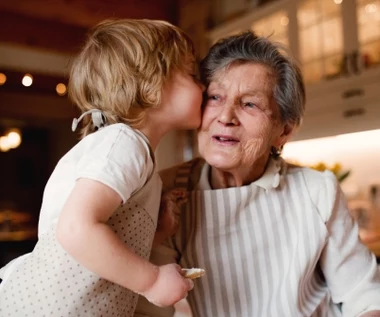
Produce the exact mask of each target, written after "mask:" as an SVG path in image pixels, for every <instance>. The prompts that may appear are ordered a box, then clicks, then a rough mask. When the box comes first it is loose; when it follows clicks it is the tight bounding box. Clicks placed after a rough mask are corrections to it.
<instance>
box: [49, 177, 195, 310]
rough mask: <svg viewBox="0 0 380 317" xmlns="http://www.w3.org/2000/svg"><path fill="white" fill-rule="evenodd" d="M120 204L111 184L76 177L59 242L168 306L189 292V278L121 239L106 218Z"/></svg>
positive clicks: (103, 273) (104, 273) (85, 261)
mask: <svg viewBox="0 0 380 317" xmlns="http://www.w3.org/2000/svg"><path fill="white" fill-rule="evenodd" d="M120 203H121V197H120V196H119V194H117V193H116V192H115V191H114V190H112V189H111V188H110V187H108V186H106V185H104V184H102V183H100V182H96V181H93V180H89V179H79V180H78V181H77V182H76V185H75V187H74V189H73V191H72V192H71V194H70V196H69V198H68V199H67V201H66V204H65V206H64V208H63V210H62V213H61V216H60V218H59V221H58V227H57V232H56V235H57V239H58V241H59V243H60V244H61V245H62V247H63V248H64V249H65V250H66V251H67V252H68V253H69V254H70V255H71V256H72V257H73V258H74V259H75V260H76V261H78V262H79V263H80V264H81V265H83V266H84V267H86V268H87V269H88V270H90V271H92V272H94V273H96V274H97V275H99V276H101V277H102V278H104V279H107V280H109V281H112V282H114V283H117V284H119V285H121V286H123V287H125V288H128V289H130V290H132V291H134V292H136V293H139V294H142V295H144V296H146V297H147V298H148V300H150V301H152V302H154V303H156V304H157V305H160V306H167V305H172V304H173V303H175V302H177V301H178V300H180V299H182V298H183V297H185V296H186V295H187V292H188V290H190V289H191V288H192V285H193V284H192V282H191V281H190V280H188V279H184V278H183V277H182V276H181V273H180V267H179V266H178V265H176V264H169V265H166V266H162V267H158V266H155V265H153V264H151V263H150V262H148V261H146V260H144V259H143V258H141V257H139V256H137V255H136V254H135V253H134V252H133V251H131V250H129V249H128V248H127V247H126V246H125V245H124V244H123V242H122V241H121V240H119V238H118V237H117V235H116V234H115V233H114V232H113V230H112V229H111V228H110V227H109V226H108V225H107V224H106V222H107V220H108V219H109V218H110V216H111V215H112V214H113V212H114V211H115V210H116V208H117V207H118V206H119V205H120ZM164 284H165V285H164Z"/></svg>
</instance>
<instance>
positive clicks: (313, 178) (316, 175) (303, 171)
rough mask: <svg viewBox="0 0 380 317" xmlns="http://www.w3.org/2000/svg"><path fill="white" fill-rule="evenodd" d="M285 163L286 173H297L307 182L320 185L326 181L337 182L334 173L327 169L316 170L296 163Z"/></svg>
mask: <svg viewBox="0 0 380 317" xmlns="http://www.w3.org/2000/svg"><path fill="white" fill-rule="evenodd" d="M285 164H286V171H287V174H288V175H298V176H300V177H303V178H304V179H305V181H307V182H308V183H313V184H316V185H320V184H323V183H326V182H327V183H331V182H332V183H335V182H337V179H336V177H335V175H334V174H333V173H332V172H331V171H329V170H325V171H318V170H315V169H313V168H310V167H307V166H302V165H296V164H292V163H287V162H286V163H285Z"/></svg>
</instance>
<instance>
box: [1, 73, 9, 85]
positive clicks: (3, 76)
mask: <svg viewBox="0 0 380 317" xmlns="http://www.w3.org/2000/svg"><path fill="white" fill-rule="evenodd" d="M6 81H7V76H5V74H3V73H0V86H1V85H4V84H5V82H6Z"/></svg>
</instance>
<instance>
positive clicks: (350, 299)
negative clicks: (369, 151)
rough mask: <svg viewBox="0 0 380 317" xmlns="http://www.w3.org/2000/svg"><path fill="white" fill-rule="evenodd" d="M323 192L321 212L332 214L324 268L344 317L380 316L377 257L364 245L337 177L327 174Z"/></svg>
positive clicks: (328, 282)
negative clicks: (323, 209) (366, 314)
mask: <svg viewBox="0 0 380 317" xmlns="http://www.w3.org/2000/svg"><path fill="white" fill-rule="evenodd" d="M321 190H322V191H324V194H322V195H320V199H319V201H320V205H319V209H320V208H322V205H324V208H325V210H326V208H327V209H328V210H330V215H329V218H328V219H327V222H326V229H327V230H328V240H327V243H326V246H325V248H324V250H323V252H322V255H321V259H320V265H321V268H322V271H323V274H324V277H325V279H326V282H327V285H328V287H329V289H330V292H331V295H332V299H333V300H334V302H335V303H342V312H343V315H344V316H360V313H362V314H363V313H368V314H370V315H368V316H372V315H371V314H378V313H377V312H376V310H379V309H380V270H379V268H378V266H377V264H376V259H375V256H374V255H373V254H372V253H371V252H370V251H369V250H368V249H367V247H365V246H364V245H363V244H362V243H361V242H360V240H359V232H358V226H357V224H356V223H355V221H354V219H353V218H352V217H351V215H350V213H349V211H348V208H347V203H346V199H345V197H344V194H343V192H342V190H341V188H340V186H339V184H338V182H337V180H336V178H335V177H334V175H332V174H331V175H330V174H325V184H324V186H322V187H321ZM370 311H371V312H370ZM361 316H363V315H361ZM364 316H365V315H364ZM373 316H377V315H373Z"/></svg>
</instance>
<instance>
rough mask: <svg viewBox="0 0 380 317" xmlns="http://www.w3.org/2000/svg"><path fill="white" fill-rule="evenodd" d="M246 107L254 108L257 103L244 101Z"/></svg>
mask: <svg viewBox="0 0 380 317" xmlns="http://www.w3.org/2000/svg"><path fill="white" fill-rule="evenodd" d="M243 105H244V107H247V108H254V107H256V104H254V103H253V102H245V103H243Z"/></svg>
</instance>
